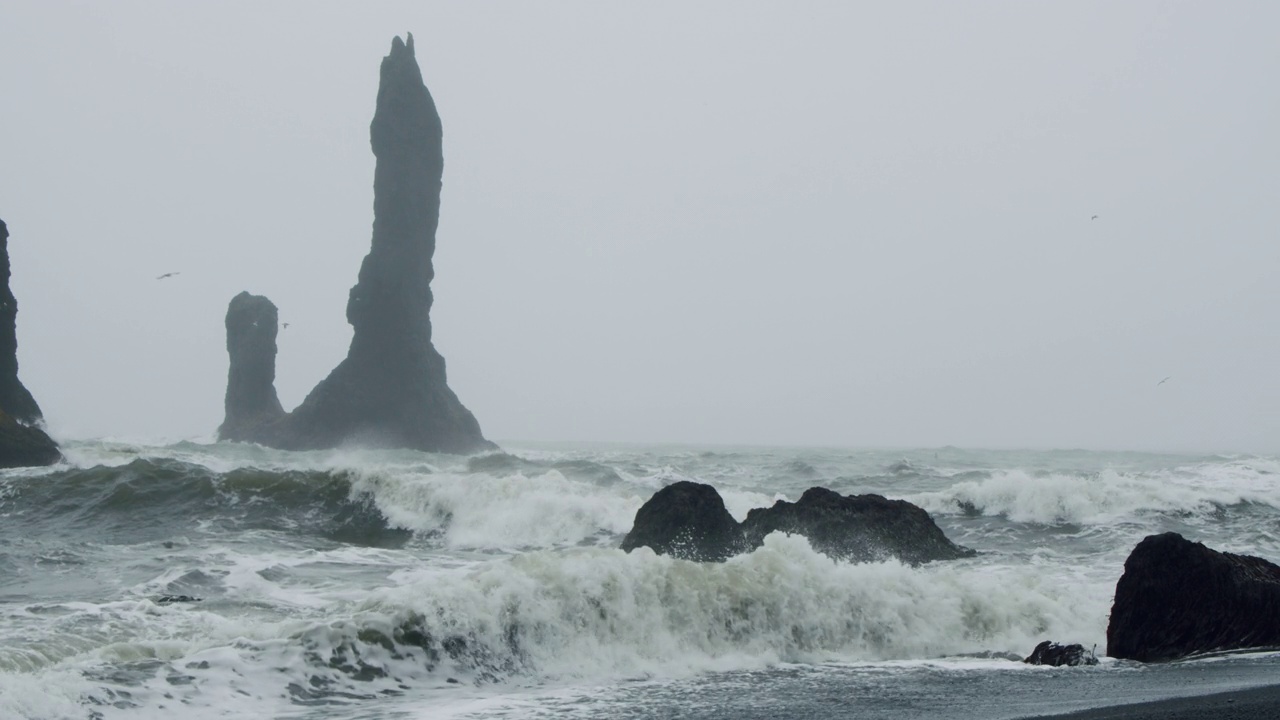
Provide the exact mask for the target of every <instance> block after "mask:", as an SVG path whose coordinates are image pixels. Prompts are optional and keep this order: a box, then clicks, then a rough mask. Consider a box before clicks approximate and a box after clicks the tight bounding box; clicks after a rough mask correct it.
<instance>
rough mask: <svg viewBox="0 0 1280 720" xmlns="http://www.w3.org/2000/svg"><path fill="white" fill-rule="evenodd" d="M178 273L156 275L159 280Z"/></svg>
mask: <svg viewBox="0 0 1280 720" xmlns="http://www.w3.org/2000/svg"><path fill="white" fill-rule="evenodd" d="M177 274H178V273H176V272H171V273H165V274H163V275H157V276H156V279H157V280H163V279H165V278H167V277H173V276H174V275H177Z"/></svg>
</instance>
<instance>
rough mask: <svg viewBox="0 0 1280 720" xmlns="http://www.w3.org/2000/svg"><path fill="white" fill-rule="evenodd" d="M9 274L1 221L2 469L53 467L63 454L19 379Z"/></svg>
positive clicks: (14, 304) (15, 315)
mask: <svg viewBox="0 0 1280 720" xmlns="http://www.w3.org/2000/svg"><path fill="white" fill-rule="evenodd" d="M9 275H10V272H9V226H8V225H6V224H5V222H4V221H3V220H0V278H2V279H3V280H4V287H3V288H0V468H11V467H30V466H38V465H52V464H54V463H56V462H58V461H59V460H61V459H62V453H60V452H58V444H57V443H55V442H54V441H53V439H52V438H50V437H49V435H48V434H47V433H45V431H44V430H42V429H41V428H40V427H39V424H40V423H41V421H42V420H43V419H44V417H43V415H41V413H40V406H39V405H37V404H36V399H35V398H34V397H32V396H31V393H30V392H28V391H27V388H26V386H24V385H23V384H22V381H21V380H19V379H18V301H17V299H16V298H14V296H13V291H12V290H10V289H9Z"/></svg>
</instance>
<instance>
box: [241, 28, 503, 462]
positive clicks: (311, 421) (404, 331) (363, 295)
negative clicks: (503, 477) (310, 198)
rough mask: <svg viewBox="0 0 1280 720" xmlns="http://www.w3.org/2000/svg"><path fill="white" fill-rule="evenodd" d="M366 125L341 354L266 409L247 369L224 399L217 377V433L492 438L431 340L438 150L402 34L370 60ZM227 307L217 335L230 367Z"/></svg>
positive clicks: (276, 440) (330, 443)
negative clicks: (283, 403)
mask: <svg viewBox="0 0 1280 720" xmlns="http://www.w3.org/2000/svg"><path fill="white" fill-rule="evenodd" d="M369 134H370V141H371V144H372V146H373V154H374V156H375V157H376V158H377V167H376V169H375V171H374V180H373V198H374V199H373V243H372V247H371V249H370V251H369V254H368V255H366V256H365V259H364V262H363V263H362V264H361V266H360V275H359V278H358V280H357V282H356V284H355V286H354V287H353V288H351V294H350V296H349V298H348V301H347V322H349V323H351V326H352V328H353V330H354V335H353V337H352V339H351V347H350V349H349V350H348V352H347V358H346V359H345V360H343V361H342V362H341V363H339V364H338V366H337V367H336V368H334V369H333V371H332V372H331V373H330V374H329V377H327V378H325V379H324V380H323V381H321V382H320V384H319V385H317V386H316V387H315V389H314V390H312V391H311V393H310V394H309V395H307V397H306V399H305V400H303V402H302V404H301V405H300V406H298V408H297V409H296V410H294V411H293V412H292V413H291V414H289V415H287V416H282V417H279V418H277V419H274V420H273V419H272V413H273V407H274V406H273V402H272V401H273V400H274V398H275V390H274V387H272V386H271V385H270V384H269V383H268V384H267V385H265V386H264V385H262V384H261V383H259V382H256V380H255V383H253V384H252V388H251V391H252V392H255V393H258V394H259V395H260V397H258V398H257V399H250V398H248V397H239V398H238V399H237V401H236V403H235V404H234V407H233V403H232V392H233V388H232V387H230V386H229V387H228V389H227V403H228V404H227V413H228V415H227V421H226V422H224V423H223V428H224V430H223V431H220V435H219V436H220V437H221V438H222V439H227V440H249V441H253V442H259V443H262V444H264V445H271V446H274V447H280V448H285V449H298V450H307V449H320V448H331V447H337V446H339V445H347V444H354V445H363V446H374V447H400V448H414V449H417V450H425V451H429V452H449V453H470V452H476V451H479V450H487V449H492V448H494V447H496V446H495V445H493V443H491V442H489V441H487V440H485V439H484V436H483V435H482V434H481V433H480V424H479V423H478V422H476V419H475V416H473V415H472V414H471V412H470V411H468V410H467V409H466V408H465V407H463V405H462V403H461V402H459V400H458V397H457V396H456V395H454V393H453V391H452V390H450V389H449V386H448V384H447V383H446V381H445V362H444V358H443V357H441V355H440V353H438V352H436V349H435V347H434V346H433V345H432V343H431V318H430V311H431V302H432V295H431V280H432V278H433V277H434V274H435V270H434V268H433V266H432V262H431V258H432V255H433V254H434V253H435V247H436V237H435V236H436V226H437V224H438V223H439V220H440V186H441V177H442V175H443V172H444V156H443V153H442V146H441V140H442V133H441V127H440V116H439V115H438V114H437V113H436V107H435V103H434V101H432V99H431V94H430V93H429V92H427V88H426V86H425V85H424V84H423V82H422V73H421V71H420V70H419V69H418V62H417V60H416V59H415V58H414V52H413V36H412V35H409V36H408V42H402V41H401V40H400V38H398V37H397V38H396V39H395V40H394V41H393V42H392V43H391V53H390V54H389V55H387V56H386V57H385V58H383V60H382V70H381V81H380V84H379V87H378V101H377V110H376V111H375V113H374V117H373V122H372V124H371V125H370V127H369ZM264 300H265V298H264ZM232 305H233V306H234V305H235V302H234V301H233V303H232ZM232 309H234V307H233V308H229V309H228V338H227V343H228V351H229V352H232V354H233V357H232V368H231V372H230V376H231V377H232V378H234V377H235V376H236V375H237V360H236V357H235V356H234V352H233V351H232V350H231V346H232V338H231V336H230V332H231V326H230V322H231V321H230V314H231V312H232ZM272 322H274V320H273V321H272ZM271 334H272V338H273V339H274V330H273V331H272V333H271ZM272 346H273V348H272V349H273V350H274V342H272ZM254 357H255V358H256V357H257V356H256V355H255V356H254ZM255 361H256V360H255ZM245 369H246V370H247V368H245ZM274 374H275V371H274V361H272V363H271V369H270V372H269V373H266V372H263V371H262V370H261V369H260V368H259V369H257V370H254V371H252V372H249V373H248V375H250V376H252V377H253V378H255V379H261V378H263V377H266V376H267V375H270V376H274ZM248 387H249V386H245V388H248ZM245 388H242V389H245ZM276 405H278V403H276ZM264 408H265V410H264ZM233 409H235V410H236V411H237V412H238V411H239V410H241V409H246V410H252V411H253V412H250V413H248V414H249V415H253V416H254V417H261V418H262V420H261V421H254V420H252V419H250V420H249V421H244V420H245V415H243V414H238V415H236V416H235V417H233V416H232V411H233ZM255 409H256V410H255ZM255 412H261V413H265V414H260V415H254V413H255ZM242 421H244V422H242Z"/></svg>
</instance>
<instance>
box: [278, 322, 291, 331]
mask: <svg viewBox="0 0 1280 720" xmlns="http://www.w3.org/2000/svg"><path fill="white" fill-rule="evenodd" d="M280 326H281V327H282V328H283V329H285V330H288V329H289V323H281V324H280Z"/></svg>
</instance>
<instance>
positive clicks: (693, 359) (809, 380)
mask: <svg viewBox="0 0 1280 720" xmlns="http://www.w3.org/2000/svg"><path fill="white" fill-rule="evenodd" d="M1278 27H1280V3H1275V2H1248V3H1246V2H1199V3H1186V2H1173V3H1168V2H1164V3H1156V2H1123V3H1116V2H1059V3H1040V2H1037V3H1028V2H980V3H979V2H971V3H960V2H931V3H899V2H883V3H853V2H832V3H826V2H803V3H792V2H786V3H783V2H777V3H748V2H737V1H735V2H697V3H684V2H645V3H629V4H621V3H586V2H583V3H579V2H556V3H536V4H533V3H426V2H381V3H376V4H374V3H370V4H365V3H360V4H357V3H318V2H297V3H285V2H276V3H256V2H255V3H249V2H243V3H237V2H222V3H200V4H197V3H167V2H165V3H161V2H155V3H143V2H121V1H116V2H111V3H97V2H92V3H71V2H27V1H23V0H19V1H17V2H14V1H13V0H9V1H8V2H6V3H4V5H3V6H0V218H3V219H4V220H6V221H7V222H8V224H9V229H10V232H11V234H12V237H11V238H10V246H9V247H10V254H11V257H12V261H13V272H14V278H13V282H12V287H13V289H14V292H15V293H16V295H17V297H18V301H19V306H20V311H19V314H18V341H19V361H20V363H21V369H20V377H21V378H22V380H23V381H24V382H25V384H26V385H27V386H28V388H30V389H31V391H32V392H33V393H34V394H35V396H36V398H37V400H38V401H39V402H40V404H41V405H42V407H43V409H44V411H45V415H46V417H47V420H48V422H49V425H50V428H51V430H53V431H54V433H55V434H60V435H61V436H63V437H90V436H113V437H121V438H142V437H149V438H157V437H167V438H180V437H195V436H207V435H208V434H209V433H211V431H212V430H213V429H214V428H216V426H217V425H218V423H219V422H220V421H221V419H222V398H223V392H224V390H225V383H226V370H227V357H226V351H225V346H224V342H225V336H224V330H223V316H224V313H225V311H226V306H227V302H228V301H229V300H230V299H231V297H232V296H233V295H234V294H235V293H237V292H239V291H241V290H249V291H251V292H254V293H259V294H265V295H267V296H269V297H270V298H271V299H272V300H273V301H274V302H275V303H276V304H277V305H278V306H279V308H280V315H281V319H282V320H283V321H285V322H288V323H290V326H289V328H288V329H287V330H284V331H283V332H282V333H281V335H280V355H279V360H278V365H277V369H278V374H277V387H278V389H279V391H280V396H281V400H282V402H283V403H284V404H285V406H286V408H292V407H293V406H294V405H296V404H297V403H298V402H300V401H301V400H302V398H303V396H304V395H305V394H306V393H307V392H308V391H309V390H310V389H311V388H312V387H313V386H314V385H315V383H316V382H318V381H319V380H320V379H321V378H322V377H324V376H325V375H326V374H327V373H328V372H329V370H330V369H331V368H332V367H333V366H334V365H335V364H336V363H337V362H338V361H339V360H341V359H342V358H343V357H344V356H345V354H346V349H347V344H348V343H349V341H350V337H351V331H350V327H349V326H348V325H347V324H346V320H345V316H344V308H345V303H346V298H347V291H348V289H349V288H350V287H351V285H352V284H353V283H354V282H355V278H356V272H357V270H358V268H359V263H360V260H361V258H362V257H363V256H364V255H365V253H366V252H367V251H368V247H369V237H370V227H371V223H372V178H373V162H374V159H373V155H372V153H371V152H370V150H369V139H368V126H369V121H370V119H371V118H372V115H373V109H374V98H375V95H376V92H377V81H378V65H379V62H380V61H381V58H382V57H383V55H385V54H386V53H387V51H388V49H389V47H390V42H391V38H392V37H393V36H394V35H396V34H403V33H404V32H405V31H411V32H413V33H414V37H415V41H416V48H417V56H418V61H419V64H420V65H421V66H422V71H423V76H424V78H425V79H426V82H427V86H428V87H429V88H430V90H431V92H432V94H433V96H434V97H435V100H436V104H437V107H438V108H439V110H440V114H441V116H442V119H443V122H444V132H445V135H444V143H445V147H444V151H445V177H444V195H443V209H442V217H441V222H440V230H439V234H438V244H437V251H436V256H435V259H436V280H435V282H434V284H433V287H434V289H435V296H436V303H435V306H434V309H433V312H432V317H433V321H434V327H435V342H436V346H437V348H438V349H439V350H440V351H441V352H442V353H443V354H444V356H445V358H446V359H447V360H448V369H449V383H450V385H451V387H452V388H453V389H454V390H455V391H456V392H457V393H458V395H459V397H460V398H461V399H462V401H463V403H464V404H466V405H467V406H468V407H469V408H470V409H471V410H472V411H473V412H474V413H475V414H476V416H477V418H478V419H479V420H480V423H481V426H482V428H483V429H484V431H485V434H486V435H487V436H488V437H490V438H495V439H498V440H500V441H501V440H504V439H505V440H520V439H529V440H534V439H545V440H605V441H638V442H654V441H680V442H689V443H743V444H757V443H758V444H822V445H844V446H855V447H858V446H863V447H865V446H933V445H943V444H953V445H960V446H971V447H1087V448H1131V449H1172V450H1188V451H1193V450H1214V451H1253V452H1275V451H1280V374H1278V373H1277V368H1278V367H1280V236H1278V235H1280V140H1278V139H1277V137H1278V136H1277V128H1280V86H1278V85H1277V77H1280V42H1278V41H1277V35H1276V29H1277V28H1278ZM1094 215H1097V216H1098V218H1097V219H1096V220H1091V219H1090V218H1091V217H1092V216H1094ZM173 271H178V272H180V273H181V274H180V275H178V276H175V277H173V278H170V279H167V280H163V281H157V280H156V279H155V277H156V276H157V275H159V274H161V273H165V272H173ZM1165 376H1172V379H1170V380H1169V381H1168V382H1167V383H1165V384H1164V385H1162V386H1159V387H1157V385H1156V383H1157V382H1158V381H1159V380H1160V379H1161V378H1163V377H1165Z"/></svg>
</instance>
